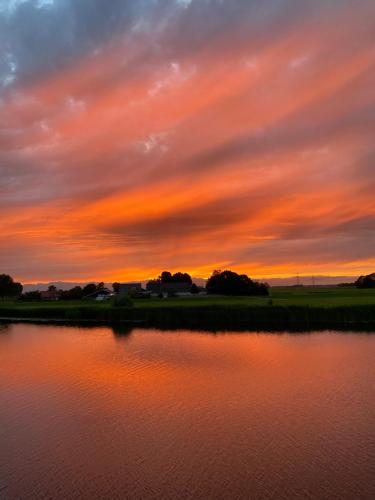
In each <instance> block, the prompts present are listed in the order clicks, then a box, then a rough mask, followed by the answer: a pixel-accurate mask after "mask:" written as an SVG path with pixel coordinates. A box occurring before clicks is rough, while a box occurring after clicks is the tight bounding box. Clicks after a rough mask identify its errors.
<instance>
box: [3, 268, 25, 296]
mask: <svg viewBox="0 0 375 500" xmlns="http://www.w3.org/2000/svg"><path fill="white" fill-rule="evenodd" d="M22 290H23V286H22V285H21V283H18V282H16V281H13V278H12V277H11V276H9V275H8V274H0V297H1V298H2V299H3V300H4V299H5V297H18V296H20V295H21V294H22Z"/></svg>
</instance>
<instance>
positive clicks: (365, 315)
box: [0, 287, 375, 330]
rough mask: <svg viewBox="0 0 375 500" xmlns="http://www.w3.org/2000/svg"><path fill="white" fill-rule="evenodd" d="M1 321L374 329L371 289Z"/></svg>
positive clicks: (10, 310) (73, 308)
mask: <svg viewBox="0 0 375 500" xmlns="http://www.w3.org/2000/svg"><path fill="white" fill-rule="evenodd" d="M0 317H3V318H4V317H6V318H29V319H46V320H53V319H57V320H66V321H77V322H79V321H93V322H110V323H117V322H124V321H128V322H133V321H134V322H142V323H143V324H145V325H147V326H154V327H159V328H198V329H199V328H204V329H228V330H231V329H235V330H247V329H253V328H269V329H276V330H277V329H307V330H308V329H314V328H338V327H340V328H369V329H371V328H372V329H374V330H375V290H357V289H354V288H337V287H331V288H326V287H315V288H307V287H306V288H287V287H283V288H282V287H280V288H273V289H272V290H271V295H270V297H214V296H202V297H189V298H170V299H149V300H136V301H135V304H134V307H131V308H126V307H114V306H113V304H112V302H110V301H109V302H93V301H71V302H69V301H66V302H65V301H61V302H50V303H46V302H2V303H0Z"/></svg>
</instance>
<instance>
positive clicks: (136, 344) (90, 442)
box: [0, 324, 375, 500]
mask: <svg viewBox="0 0 375 500" xmlns="http://www.w3.org/2000/svg"><path fill="white" fill-rule="evenodd" d="M11 333H12V334H11V335H10V336H6V337H7V338H10V339H11V342H5V343H2V344H1V345H0V421H1V430H0V432H1V440H2V441H1V450H2V451H3V452H4V453H5V455H4V456H5V457H6V459H5V460H0V498H6V499H7V500H8V499H13V498H14V499H15V498H22V499H24V498H25V499H27V498H30V499H34V498H54V499H55V498H56V499H66V498H90V499H91V498H93V499H95V498H130V499H132V498H135V499H138V498H142V499H148V498H150V499H151V498H152V499H154V498H161V499H164V498H167V499H168V498H173V499H174V498H182V499H185V498H188V499H190V498H194V499H207V498H215V499H226V498H229V499H232V498H239V499H242V498H244V499H248V498H254V499H257V498H262V499H268V498H269V499H271V498H277V499H281V500H282V499H291V498H293V499H299V498H301V499H302V498H340V499H346V498H347V499H353V498H361V499H362V498H363V499H367V498H369V499H370V498H374V497H375V429H374V425H373V422H374V418H375V370H374V363H373V360H374V357H375V335H373V336H370V335H358V334H354V333H345V334H339V333H327V332H326V333H315V334H311V335H294V334H293V335H290V334H287V333H284V334H283V335H269V334H265V333H261V332H257V333H255V332H254V333H251V334H244V333H240V334H238V333H232V334H216V335H215V334H214V335H208V334H207V333H205V332H188V331H179V332H178V333H177V332H171V331H163V332H161V331H158V330H152V329H149V330H144V329H137V328H136V329H133V330H132V329H129V328H124V329H123V328H118V327H115V328H112V329H110V328H106V327H96V328H93V327H91V328H86V327H85V328H83V327H77V328H69V327H66V326H46V325H44V326H42V325H21V324H19V325H13V326H12V327H11Z"/></svg>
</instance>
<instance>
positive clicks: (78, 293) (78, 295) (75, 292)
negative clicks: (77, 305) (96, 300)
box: [60, 286, 83, 300]
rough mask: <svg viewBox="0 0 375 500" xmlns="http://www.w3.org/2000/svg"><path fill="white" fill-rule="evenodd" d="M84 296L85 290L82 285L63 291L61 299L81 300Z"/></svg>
mask: <svg viewBox="0 0 375 500" xmlns="http://www.w3.org/2000/svg"><path fill="white" fill-rule="evenodd" d="M82 297H83V290H82V288H81V287H80V286H75V287H74V288H71V289H70V290H64V291H63V292H61V296H60V298H61V300H80V299H82Z"/></svg>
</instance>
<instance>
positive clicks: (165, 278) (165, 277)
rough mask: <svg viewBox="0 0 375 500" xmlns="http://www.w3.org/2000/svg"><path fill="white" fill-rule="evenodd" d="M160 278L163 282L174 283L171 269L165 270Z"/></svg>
mask: <svg viewBox="0 0 375 500" xmlns="http://www.w3.org/2000/svg"><path fill="white" fill-rule="evenodd" d="M158 279H159V280H160V282H161V283H172V274H171V273H170V272H169V271H163V272H162V273H161V275H160V276H159V278H158Z"/></svg>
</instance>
